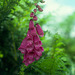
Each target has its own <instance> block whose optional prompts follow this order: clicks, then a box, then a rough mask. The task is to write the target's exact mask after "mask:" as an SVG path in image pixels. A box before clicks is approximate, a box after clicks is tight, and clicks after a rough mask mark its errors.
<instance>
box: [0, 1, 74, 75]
mask: <svg viewBox="0 0 75 75" xmlns="http://www.w3.org/2000/svg"><path fill="white" fill-rule="evenodd" d="M39 1H40V0H38V2H39ZM34 3H36V0H0V75H75V12H74V11H75V10H74V8H72V7H70V6H73V7H74V0H72V1H68V0H66V1H65V0H60V1H59V0H50V1H49V0H46V2H45V3H44V4H41V3H39V5H41V7H42V8H43V9H44V11H43V12H37V17H38V21H37V22H38V23H39V24H40V25H41V27H42V29H43V30H44V37H40V39H41V41H42V43H43V47H44V52H43V54H42V57H41V58H40V59H39V60H38V61H35V62H34V63H32V64H30V65H29V66H27V67H26V66H25V65H24V64H23V63H22V60H23V54H21V53H20V51H19V50H18V48H19V46H20V44H21V42H22V40H23V39H24V38H25V37H26V33H27V31H28V26H29V20H30V13H31V12H32V11H33V9H34V8H35V6H34ZM70 4H71V5H70ZM69 5H70V6H69Z"/></svg>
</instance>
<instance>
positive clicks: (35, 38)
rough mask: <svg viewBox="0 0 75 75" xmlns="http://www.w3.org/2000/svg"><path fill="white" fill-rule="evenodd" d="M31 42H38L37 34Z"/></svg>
mask: <svg viewBox="0 0 75 75" xmlns="http://www.w3.org/2000/svg"><path fill="white" fill-rule="evenodd" d="M33 41H34V43H36V42H38V41H40V38H39V36H38V35H37V34H36V35H35V36H34V37H33Z"/></svg>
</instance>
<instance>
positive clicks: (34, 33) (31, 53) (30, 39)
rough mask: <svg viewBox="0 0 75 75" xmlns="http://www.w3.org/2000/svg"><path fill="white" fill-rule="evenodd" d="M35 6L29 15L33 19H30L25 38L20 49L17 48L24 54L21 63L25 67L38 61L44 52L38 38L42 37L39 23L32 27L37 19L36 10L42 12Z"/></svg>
mask: <svg viewBox="0 0 75 75" xmlns="http://www.w3.org/2000/svg"><path fill="white" fill-rule="evenodd" d="M35 6H36V9H34V11H33V12H31V13H30V17H31V18H33V19H30V22H29V30H28V32H27V36H26V37H25V38H24V40H23V41H22V43H21V45H20V47H19V48H18V49H19V50H20V51H21V53H22V54H24V60H23V63H24V64H25V65H26V66H28V65H29V64H31V63H32V62H34V61H35V60H39V58H40V56H42V52H43V51H44V49H43V47H42V42H41V40H40V38H39V36H41V37H43V36H44V33H43V30H42V28H41V26H40V25H39V23H36V26H34V21H37V19H38V18H37V16H36V15H35V13H36V12H37V9H38V11H40V12H42V11H43V9H42V8H41V7H40V6H39V5H38V4H37V3H35Z"/></svg>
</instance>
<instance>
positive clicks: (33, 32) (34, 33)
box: [29, 27, 36, 36]
mask: <svg viewBox="0 0 75 75" xmlns="http://www.w3.org/2000/svg"><path fill="white" fill-rule="evenodd" d="M29 31H30V33H31V35H32V36H34V35H36V28H35V27H34V28H32V29H29Z"/></svg>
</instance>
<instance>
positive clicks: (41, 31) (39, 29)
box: [36, 23, 44, 37]
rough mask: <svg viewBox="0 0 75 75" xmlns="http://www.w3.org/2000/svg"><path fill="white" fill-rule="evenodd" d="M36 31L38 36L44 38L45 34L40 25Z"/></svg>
mask: <svg viewBox="0 0 75 75" xmlns="http://www.w3.org/2000/svg"><path fill="white" fill-rule="evenodd" d="M36 31H37V33H38V35H40V36H41V37H43V36H44V32H43V30H42V28H41V26H40V25H39V24H38V23H37V24H36Z"/></svg>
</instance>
